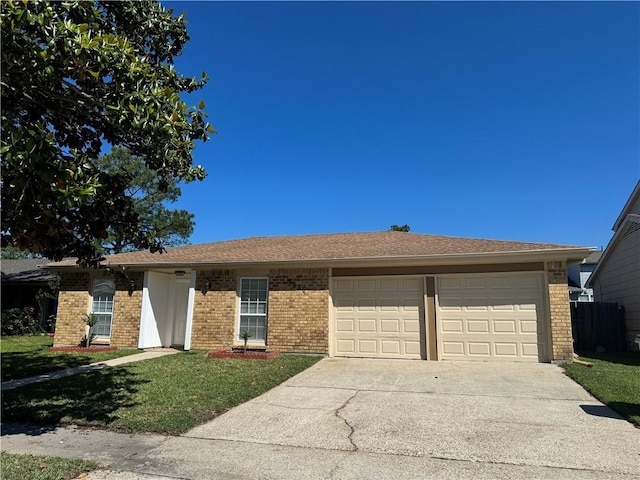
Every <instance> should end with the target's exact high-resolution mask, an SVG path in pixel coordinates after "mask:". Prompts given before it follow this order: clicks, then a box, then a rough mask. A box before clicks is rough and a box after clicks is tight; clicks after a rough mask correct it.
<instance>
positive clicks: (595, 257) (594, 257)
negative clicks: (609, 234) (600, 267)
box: [582, 250, 602, 264]
mask: <svg viewBox="0 0 640 480" xmlns="http://www.w3.org/2000/svg"><path fill="white" fill-rule="evenodd" d="M600 257H602V250H598V251H597V252H592V253H590V254H589V256H588V257H587V258H585V259H584V260H583V261H582V263H584V264H591V263H593V264H596V263H598V261H599V260H600Z"/></svg>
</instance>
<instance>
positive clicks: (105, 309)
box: [91, 279, 116, 339]
mask: <svg viewBox="0 0 640 480" xmlns="http://www.w3.org/2000/svg"><path fill="white" fill-rule="evenodd" d="M115 293H116V286H115V283H114V282H113V280H105V279H100V280H94V282H93V291H92V300H91V313H93V314H94V315H95V317H96V320H97V321H96V323H95V324H94V325H93V327H91V334H92V335H95V338H97V339H108V338H110V337H111V321H112V320H113V297H114V295H115Z"/></svg>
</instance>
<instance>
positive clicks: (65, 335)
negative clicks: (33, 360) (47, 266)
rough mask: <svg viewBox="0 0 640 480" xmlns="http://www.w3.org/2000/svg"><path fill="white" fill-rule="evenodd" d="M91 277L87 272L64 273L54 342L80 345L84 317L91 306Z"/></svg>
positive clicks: (61, 276)
mask: <svg viewBox="0 0 640 480" xmlns="http://www.w3.org/2000/svg"><path fill="white" fill-rule="evenodd" d="M90 288H91V277H90V276H89V274H88V273H85V272H76V273H62V274H61V275H60V292H59V293H58V313H57V318H56V334H55V337H54V339H53V344H54V345H55V346H58V345H78V344H79V343H80V341H81V340H82V337H83V336H84V326H85V323H84V319H85V315H86V314H87V313H89V308H90V307H91V295H90V293H89V290H90Z"/></svg>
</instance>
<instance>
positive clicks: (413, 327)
mask: <svg viewBox="0 0 640 480" xmlns="http://www.w3.org/2000/svg"><path fill="white" fill-rule="evenodd" d="M402 327H403V328H402V331H403V332H404V333H410V334H411V333H415V334H418V335H419V334H420V322H419V321H418V320H402Z"/></svg>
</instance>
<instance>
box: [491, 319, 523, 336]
mask: <svg viewBox="0 0 640 480" xmlns="http://www.w3.org/2000/svg"><path fill="white" fill-rule="evenodd" d="M487 323H488V321H487ZM492 324H493V332H494V333H516V332H517V329H516V321H515V320H494V321H493V322H492Z"/></svg>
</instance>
